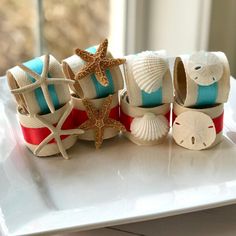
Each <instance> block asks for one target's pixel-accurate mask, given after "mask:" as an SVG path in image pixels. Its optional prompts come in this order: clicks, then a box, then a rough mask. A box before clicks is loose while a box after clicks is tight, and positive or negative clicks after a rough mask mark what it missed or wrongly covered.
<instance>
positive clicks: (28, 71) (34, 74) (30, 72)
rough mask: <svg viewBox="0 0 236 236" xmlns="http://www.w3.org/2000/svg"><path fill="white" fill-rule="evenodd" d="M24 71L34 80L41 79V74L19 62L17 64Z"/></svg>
mask: <svg viewBox="0 0 236 236" xmlns="http://www.w3.org/2000/svg"><path fill="white" fill-rule="evenodd" d="M18 66H19V67H20V68H21V69H22V70H23V71H24V72H25V73H27V74H29V75H30V76H31V77H33V78H34V79H36V80H41V76H40V75H38V74H37V73H35V72H34V71H32V70H31V69H29V68H28V67H26V66H25V65H23V64H19V65H18Z"/></svg>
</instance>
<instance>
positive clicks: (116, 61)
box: [101, 58, 126, 68]
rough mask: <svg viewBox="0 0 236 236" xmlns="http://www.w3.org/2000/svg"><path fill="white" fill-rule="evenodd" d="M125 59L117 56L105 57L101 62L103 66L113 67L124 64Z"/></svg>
mask: <svg viewBox="0 0 236 236" xmlns="http://www.w3.org/2000/svg"><path fill="white" fill-rule="evenodd" d="M125 61H126V60H125V59H122V58H116V59H113V58H104V59H103V60H102V62H101V64H102V66H103V68H111V67H114V66H119V65H121V64H124V63H125Z"/></svg>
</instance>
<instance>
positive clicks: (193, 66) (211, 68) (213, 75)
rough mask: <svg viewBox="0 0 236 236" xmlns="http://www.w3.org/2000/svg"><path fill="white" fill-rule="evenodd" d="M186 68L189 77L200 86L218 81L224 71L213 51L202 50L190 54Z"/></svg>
mask: <svg viewBox="0 0 236 236" xmlns="http://www.w3.org/2000/svg"><path fill="white" fill-rule="evenodd" d="M187 68H188V73H189V76H190V78H191V79H192V80H194V81H195V82H196V83H197V84H199V85H202V86H207V85H211V84H213V83H215V82H217V81H219V80H220V79H221V77H222V75H223V71H224V67H223V64H222V62H221V61H220V59H219V58H218V57H217V56H216V55H215V54H214V53H211V52H204V51H200V52H197V53H195V54H193V55H192V56H190V58H189V62H188V66H187Z"/></svg>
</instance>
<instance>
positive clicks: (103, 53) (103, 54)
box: [96, 39, 108, 58]
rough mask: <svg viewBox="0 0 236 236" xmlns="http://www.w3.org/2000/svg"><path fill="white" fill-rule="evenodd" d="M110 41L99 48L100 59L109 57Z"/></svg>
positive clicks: (104, 42)
mask: <svg viewBox="0 0 236 236" xmlns="http://www.w3.org/2000/svg"><path fill="white" fill-rule="evenodd" d="M107 47H108V40H107V39H105V40H104V41H103V42H102V43H101V44H100V45H99V47H98V49H97V52H96V55H99V56H100V58H105V57H106V55H107Z"/></svg>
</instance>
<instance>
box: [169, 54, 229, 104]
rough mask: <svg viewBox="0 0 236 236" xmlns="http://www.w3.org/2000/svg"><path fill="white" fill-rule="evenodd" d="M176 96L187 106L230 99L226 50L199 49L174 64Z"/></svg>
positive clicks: (178, 59)
mask: <svg viewBox="0 0 236 236" xmlns="http://www.w3.org/2000/svg"><path fill="white" fill-rule="evenodd" d="M174 87H175V99H176V100H177V101H178V103H180V104H183V105H184V106H186V107H206V106H212V105H215V104H220V103H224V102H227V100H228V95H229V90H230V69H229V63H228V60H227V58H226V56H225V54H224V53H223V52H204V51H200V52H197V53H194V54H192V55H191V56H189V55H183V56H179V57H177V58H176V60H175V65H174Z"/></svg>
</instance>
